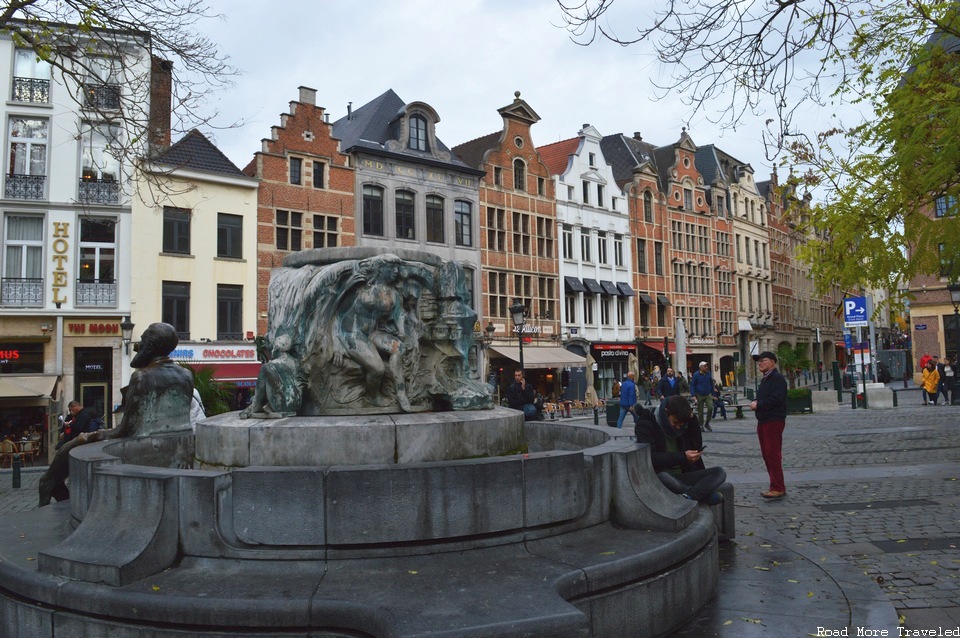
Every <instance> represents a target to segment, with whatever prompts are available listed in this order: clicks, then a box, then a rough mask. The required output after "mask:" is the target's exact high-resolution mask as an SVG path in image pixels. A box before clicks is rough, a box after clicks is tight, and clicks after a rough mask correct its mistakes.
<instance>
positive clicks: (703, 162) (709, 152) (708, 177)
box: [693, 144, 726, 186]
mask: <svg viewBox="0 0 960 638" xmlns="http://www.w3.org/2000/svg"><path fill="white" fill-rule="evenodd" d="M693 163H694V164H695V165H696V167H697V171H698V172H699V173H700V176H701V177H703V183H704V184H706V185H707V186H713V184H714V182H716V181H717V177H718V176H720V177H721V178H722V179H724V181H726V180H725V178H724V176H723V175H722V174H721V173H720V160H719V159H718V158H717V147H716V146H714V145H713V144H705V145H704V146H698V147H697V152H696V154H695V155H694V157H693Z"/></svg>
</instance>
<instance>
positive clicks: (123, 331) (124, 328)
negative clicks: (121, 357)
mask: <svg viewBox="0 0 960 638" xmlns="http://www.w3.org/2000/svg"><path fill="white" fill-rule="evenodd" d="M135 327H136V326H135V325H134V323H133V322H132V321H130V317H129V316H127V317H124V318H123V321H121V322H120V340H121V341H122V342H123V348H124V350H125V351H126V353H127V354H130V342H131V341H133V329H134V328H135Z"/></svg>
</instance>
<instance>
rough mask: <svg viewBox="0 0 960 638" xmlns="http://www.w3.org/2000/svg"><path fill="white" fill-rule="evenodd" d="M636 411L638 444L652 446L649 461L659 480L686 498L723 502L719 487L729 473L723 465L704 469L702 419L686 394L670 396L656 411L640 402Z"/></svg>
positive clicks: (714, 502)
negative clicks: (691, 405)
mask: <svg viewBox="0 0 960 638" xmlns="http://www.w3.org/2000/svg"><path fill="white" fill-rule="evenodd" d="M636 412H637V416H636V428H635V433H636V436H637V443H647V444H649V445H650V460H651V461H652V462H653V469H654V471H655V472H656V473H657V477H658V478H659V479H660V481H661V482H662V483H663V484H664V485H666V486H667V488H668V489H669V490H670V491H671V492H673V493H674V494H681V495H683V497H684V498H687V499H690V500H693V501H700V502H703V503H707V504H709V505H716V504H717V503H719V502H721V501H722V500H723V497H721V496H720V494H719V493H718V492H717V491H716V490H717V488H718V487H720V486H721V485H722V484H723V482H724V481H725V480H727V473H726V472H725V471H724V470H723V468H722V467H711V468H710V469H705V466H704V464H703V459H702V458H700V457H701V453H702V451H703V448H704V445H703V438H702V436H701V434H700V422H699V421H698V420H697V417H696V416H694V414H693V409H692V408H691V407H690V401H689V400H687V397H685V396H679V395H677V396H672V397H668V398H667V399H665V400H664V401H662V402H661V403H660V406H659V407H658V408H657V409H656V412H655V413H654V412H651V411H650V410H647V409H645V408H642V407H640V406H639V405H638V406H636Z"/></svg>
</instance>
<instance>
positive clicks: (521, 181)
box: [513, 159, 527, 191]
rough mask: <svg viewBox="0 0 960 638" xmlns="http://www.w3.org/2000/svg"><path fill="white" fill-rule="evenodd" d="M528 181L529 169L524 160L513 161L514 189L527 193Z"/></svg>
mask: <svg viewBox="0 0 960 638" xmlns="http://www.w3.org/2000/svg"><path fill="white" fill-rule="evenodd" d="M526 181H527V167H526V165H524V163H523V160H522V159H515V160H513V189H514V190H518V191H525V190H527V189H526Z"/></svg>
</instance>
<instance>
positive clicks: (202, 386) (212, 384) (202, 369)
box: [181, 364, 231, 416]
mask: <svg viewBox="0 0 960 638" xmlns="http://www.w3.org/2000/svg"><path fill="white" fill-rule="evenodd" d="M181 365H182V366H183V367H184V368H186V369H187V370H189V371H190V372H192V373H193V385H194V387H195V388H196V389H197V392H199V393H200V400H201V401H203V407H204V410H205V411H206V413H207V416H214V415H216V414H223V413H224V412H229V411H230V404H229V400H230V394H231V389H230V386H229V385H227V384H226V383H223V382H222V381H217V380H216V379H214V378H213V372H214V370H213V366H203V365H201V366H192V365H188V364H181Z"/></svg>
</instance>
